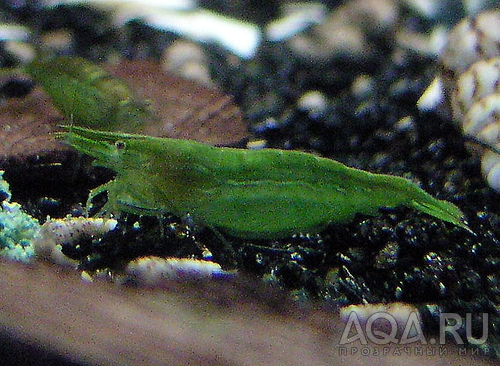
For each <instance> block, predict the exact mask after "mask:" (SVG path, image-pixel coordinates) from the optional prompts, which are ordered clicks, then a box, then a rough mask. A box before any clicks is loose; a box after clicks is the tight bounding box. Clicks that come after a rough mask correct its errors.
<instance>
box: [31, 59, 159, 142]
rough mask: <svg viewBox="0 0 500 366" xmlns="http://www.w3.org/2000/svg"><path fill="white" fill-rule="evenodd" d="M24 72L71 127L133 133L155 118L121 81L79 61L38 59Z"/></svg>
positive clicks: (144, 103)
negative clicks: (38, 85)
mask: <svg viewBox="0 0 500 366" xmlns="http://www.w3.org/2000/svg"><path fill="white" fill-rule="evenodd" d="M24 71H25V72H26V73H28V74H29V75H30V76H31V77H33V78H34V79H35V80H36V81H37V82H38V83H40V84H41V86H42V87H43V89H44V90H45V92H46V93H47V94H49V95H50V96H51V98H52V102H53V103H54V105H55V106H56V107H57V108H58V109H59V110H60V111H61V112H62V114H63V115H64V116H66V117H71V120H72V122H73V123H74V124H75V125H78V126H82V127H88V128H99V129H104V130H110V131H121V132H137V131H138V130H139V129H140V128H141V126H143V125H144V124H145V123H147V122H150V121H152V120H154V118H155V117H154V113H153V109H152V107H151V105H150V103H149V102H148V101H144V100H141V99H140V98H139V97H137V96H136V95H135V93H134V92H133V91H132V90H131V89H130V88H129V87H128V86H127V84H126V83H125V82H124V81H123V80H121V79H119V78H116V77H114V76H112V75H111V74H110V73H108V72H106V71H105V70H104V69H102V68H101V67H99V66H97V65H95V64H93V63H92V62H90V61H87V60H85V59H83V58H80V57H66V56H59V57H55V58H52V59H42V58H38V59H35V60H34V61H33V62H31V63H30V64H28V65H27V66H26V67H25V68H24Z"/></svg>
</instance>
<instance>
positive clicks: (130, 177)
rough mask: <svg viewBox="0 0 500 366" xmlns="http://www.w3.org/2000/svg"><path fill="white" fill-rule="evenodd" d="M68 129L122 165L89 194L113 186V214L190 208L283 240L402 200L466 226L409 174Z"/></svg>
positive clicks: (87, 148) (249, 235)
mask: <svg viewBox="0 0 500 366" xmlns="http://www.w3.org/2000/svg"><path fill="white" fill-rule="evenodd" d="M67 129H68V130H69V132H68V133H64V134H63V137H64V138H65V139H66V141H67V143H69V144H70V145H71V146H73V147H74V148H75V149H77V150H78V151H80V152H82V153H85V154H88V155H90V156H92V157H94V158H95V161H94V164H95V165H98V166H103V167H107V168H110V169H112V170H114V171H115V172H116V178H115V179H114V180H112V181H110V182H108V183H106V184H104V185H102V186H100V187H97V188H96V189H94V190H93V191H91V193H90V196H89V202H91V200H92V198H93V197H95V196H96V195H97V194H99V193H102V192H105V191H107V194H108V201H107V203H106V205H105V206H104V211H107V212H108V213H112V214H118V213H120V212H129V213H136V214H145V215H164V214H166V213H172V214H175V215H177V216H181V217H182V216H184V215H187V214H190V215H191V216H192V217H193V219H194V222H195V223H197V224H200V225H204V226H206V227H208V228H211V229H215V230H220V231H221V232H223V233H226V234H229V235H232V236H235V237H239V238H244V239H279V238H284V237H288V236H291V235H293V234H295V233H299V232H307V233H316V232H319V231H321V230H323V229H324V228H325V227H326V226H327V225H329V224H331V223H346V222H349V221H350V220H352V219H353V217H354V216H355V215H356V214H366V215H376V214H377V212H378V209H379V208H381V207H396V206H400V205H403V206H408V207H411V208H414V209H416V210H418V211H421V212H424V213H426V214H429V215H431V216H433V217H435V218H438V219H441V220H444V221H447V222H450V223H452V224H454V225H457V226H459V227H462V228H464V229H467V230H469V229H468V228H467V225H466V224H465V221H464V218H463V214H462V212H461V211H460V210H459V209H458V208H457V207H456V206H455V205H453V204H452V203H450V202H447V201H442V200H438V199H436V198H433V197H432V196H431V195H429V194H428V193H426V192H424V191H423V190H422V189H420V188H418V187H417V186H416V185H415V184H414V183H412V182H410V181H408V180H406V179H404V178H400V177H396V176H390V175H383V174H372V173H369V172H366V171H362V170H358V169H353V168H349V167H347V166H345V165H343V164H341V163H339V162H337V161H334V160H331V159H326V158H321V157H318V156H316V155H312V154H308V153H303V152H298V151H284V150H277V149H263V150H245V149H235V148H225V147H220V148H218V147H213V146H210V145H207V144H203V143H199V142H194V141H190V140H178V139H170V138H155V137H150V136H141V135H133V134H123V133H113V132H101V131H95V130H91V129H85V128H79V127H72V128H70V127H67Z"/></svg>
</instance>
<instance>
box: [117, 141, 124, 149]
mask: <svg viewBox="0 0 500 366" xmlns="http://www.w3.org/2000/svg"><path fill="white" fill-rule="evenodd" d="M115 146H116V148H117V149H118V150H122V149H125V142H123V141H116V142H115Z"/></svg>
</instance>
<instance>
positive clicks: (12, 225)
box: [0, 171, 40, 262]
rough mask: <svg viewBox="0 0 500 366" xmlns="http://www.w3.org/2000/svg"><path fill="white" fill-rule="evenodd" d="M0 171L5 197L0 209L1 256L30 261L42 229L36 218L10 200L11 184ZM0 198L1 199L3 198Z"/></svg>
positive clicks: (3, 195) (0, 183)
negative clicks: (35, 239)
mask: <svg viewBox="0 0 500 366" xmlns="http://www.w3.org/2000/svg"><path fill="white" fill-rule="evenodd" d="M3 173H4V172H3V171H0V194H1V198H4V197H5V198H4V199H3V201H2V202H1V211H0V257H2V258H6V259H9V260H15V261H20V262H29V261H30V260H31V259H32V258H33V256H34V249H33V240H34V238H35V237H36V236H37V235H38V233H39V231H40V225H39V223H38V221H37V220H36V219H34V218H33V217H31V216H30V215H28V214H27V213H26V212H24V211H23V210H22V208H21V205H20V204H18V203H16V202H9V201H10V198H11V194H10V191H9V184H8V183H7V182H6V181H5V180H4V179H3ZM1 198H0V199H1Z"/></svg>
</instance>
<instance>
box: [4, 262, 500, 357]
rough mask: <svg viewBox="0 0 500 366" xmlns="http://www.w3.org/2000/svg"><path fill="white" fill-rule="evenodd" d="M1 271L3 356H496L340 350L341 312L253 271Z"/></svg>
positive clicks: (15, 267) (38, 267)
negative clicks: (199, 278)
mask: <svg viewBox="0 0 500 366" xmlns="http://www.w3.org/2000/svg"><path fill="white" fill-rule="evenodd" d="M0 274H1V275H0V341H1V344H0V348H1V349H0V357H1V358H2V359H1V364H2V365H11V364H16V365H28V364H30V365H33V364H37V365H48V364H58V365H70V364H77V365H83V364H93V365H121V366H123V365H149V366H154V365H173V364H176V365H287V366H291V365H315V366H316V365H340V364H342V365H419V366H425V365H453V364H461V365H475V366H480V365H489V364H493V362H490V361H488V360H484V359H479V360H478V359H475V358H474V357H472V356H471V355H470V354H468V353H467V354H466V355H465V356H462V355H460V354H458V353H456V352H453V351H454V349H453V348H450V349H449V350H448V354H447V355H446V356H444V357H440V356H438V355H435V356H426V351H425V350H424V354H423V355H420V356H419V355H413V354H412V355H411V356H408V355H406V354H405V353H402V355H401V356H394V355H393V352H388V353H387V354H385V355H382V354H381V355H380V356H375V357H373V356H362V355H360V354H358V355H355V356H347V357H346V356H341V354H340V353H339V346H338V343H339V339H340V336H341V333H342V329H343V325H342V324H341V323H340V322H339V321H338V320H337V319H338V315H337V314H335V313H333V312H328V311H323V310H312V309H297V308H296V307H295V306H293V305H292V304H291V303H290V302H289V301H287V300H286V298H285V297H284V296H283V295H280V294H277V293H276V292H275V291H272V290H269V289H267V288H265V287H263V286H262V285H259V284H258V283H254V282H253V281H249V280H243V279H236V280H232V281H214V282H208V283H206V282H205V283H202V282H198V283H193V282H191V283H178V282H177V283H172V284H170V285H169V286H167V287H166V288H144V287H133V286H124V285H121V286H120V285H116V284H112V283H107V282H106V283H104V282H102V283H100V282H96V283H84V282H82V280H81V279H80V277H79V275H78V274H77V273H75V272H72V271H68V270H64V269H61V268H57V267H53V266H49V265H47V264H43V263H36V264H34V265H32V266H25V265H21V264H16V263H6V262H0ZM429 347H432V346H429ZM450 347H451V346H450ZM391 350H394V347H392V348H391ZM71 362H74V363H71Z"/></svg>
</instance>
